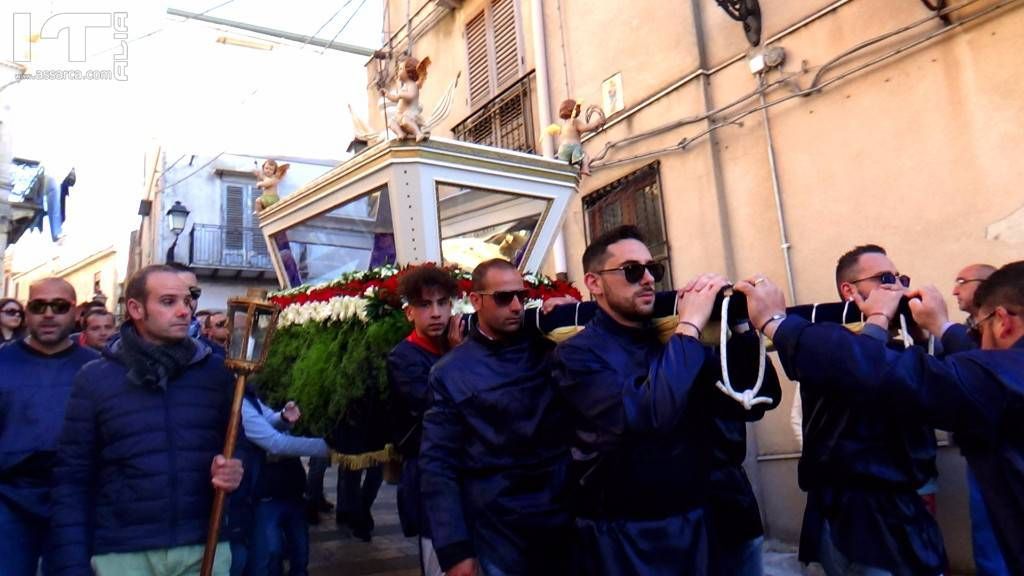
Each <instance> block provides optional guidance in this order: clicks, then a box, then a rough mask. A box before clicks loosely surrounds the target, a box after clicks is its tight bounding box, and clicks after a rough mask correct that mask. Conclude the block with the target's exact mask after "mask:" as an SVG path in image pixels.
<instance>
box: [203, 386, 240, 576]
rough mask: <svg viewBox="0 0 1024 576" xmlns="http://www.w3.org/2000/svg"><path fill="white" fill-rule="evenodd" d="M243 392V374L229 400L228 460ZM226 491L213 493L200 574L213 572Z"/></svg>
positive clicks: (226, 451) (232, 450)
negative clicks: (232, 396)
mask: <svg viewBox="0 0 1024 576" xmlns="http://www.w3.org/2000/svg"><path fill="white" fill-rule="evenodd" d="M244 394H245V374H244V373H242V374H239V375H238V376H237V377H236V379H235V397H234V399H233V400H232V401H231V419H230V420H229V421H228V433H227V437H226V438H225V439H224V451H223V454H224V457H225V458H227V459H228V460H230V459H231V457H232V456H234V454H235V444H236V443H237V442H238V421H239V420H241V419H242V396H243V395H244ZM226 496H227V493H226V492H225V491H224V490H223V489H221V488H217V489H216V490H215V491H214V493H213V510H211V511H210V526H209V529H208V530H207V532H206V549H205V550H204V551H203V567H202V569H201V570H200V572H199V573H200V575H201V576H211V575H212V574H213V560H214V557H215V556H216V555H217V539H218V537H219V536H220V519H221V517H222V516H223V515H224V499H225V497H226Z"/></svg>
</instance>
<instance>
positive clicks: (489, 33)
mask: <svg viewBox="0 0 1024 576" xmlns="http://www.w3.org/2000/svg"><path fill="white" fill-rule="evenodd" d="M519 30H520V26H519V6H518V2H517V0H492V1H491V2H488V3H487V5H486V6H485V7H484V10H483V11H482V12H480V13H479V14H477V15H476V16H474V17H473V18H471V19H470V20H469V22H467V23H466V32H465V35H466V59H467V64H468V71H469V104H470V107H471V108H476V107H477V106H479V105H481V104H483V103H485V102H487V101H488V100H490V99H491V98H494V97H495V96H497V95H498V94H499V93H500V92H501V91H502V90H504V89H505V88H507V87H509V86H511V85H512V84H513V83H515V82H516V80H518V79H519V78H520V77H521V76H522V75H523V50H522V35H521V34H520V31H519Z"/></svg>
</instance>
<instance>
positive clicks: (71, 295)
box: [0, 278, 99, 576]
mask: <svg viewBox="0 0 1024 576" xmlns="http://www.w3.org/2000/svg"><path fill="white" fill-rule="evenodd" d="M28 298H29V300H28V304H27V305H26V306H25V320H26V324H27V325H28V336H27V337H25V338H24V339H22V340H19V341H17V342H15V343H13V344H11V345H9V346H5V347H3V348H2V349H0V374H2V376H0V564H2V566H3V569H2V570H0V572H3V574H5V575H6V574H10V575H11V576H34V575H35V574H36V570H37V566H38V564H39V558H40V556H41V555H43V554H44V547H45V543H46V541H47V539H48V533H49V528H48V524H49V521H50V491H51V490H52V487H53V481H54V478H53V476H52V470H53V465H54V460H55V456H56V450H57V438H58V436H59V434H60V429H61V425H62V423H63V421H64V408H65V406H66V405H67V401H68V396H69V395H70V393H71V384H72V381H73V380H74V377H75V374H76V373H77V372H78V370H79V369H80V368H81V367H82V366H83V365H85V364H86V363H87V362H90V361H92V360H95V359H96V358H98V357H99V356H98V355H97V354H96V353H95V352H93V351H92V350H89V349H87V348H83V347H81V346H79V345H78V344H76V343H74V342H73V341H72V340H71V339H70V338H69V337H68V336H69V335H70V334H71V331H72V329H73V328H74V325H75V289H74V288H72V286H71V285H70V284H69V283H67V282H66V281H65V280H62V279H60V278H47V279H45V280H40V281H38V282H36V283H34V284H32V286H31V287H30V288H29V295H28ZM44 564H49V559H47V560H46V561H44Z"/></svg>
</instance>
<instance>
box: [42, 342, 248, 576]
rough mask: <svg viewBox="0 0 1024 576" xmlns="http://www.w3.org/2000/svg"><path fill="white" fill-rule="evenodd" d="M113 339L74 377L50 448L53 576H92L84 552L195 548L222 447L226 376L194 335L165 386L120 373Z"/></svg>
mask: <svg viewBox="0 0 1024 576" xmlns="http://www.w3.org/2000/svg"><path fill="white" fill-rule="evenodd" d="M119 344H120V342H115V343H114V344H113V345H111V347H110V348H109V349H108V350H107V351H105V353H104V357H103V358H101V359H99V360H95V361H93V362H90V363H89V364H86V365H85V366H84V367H83V368H82V370H81V371H80V372H79V373H78V375H77V376H76V377H75V382H74V386H73V388H72V391H71V400H70V402H69V404H68V409H67V416H66V418H65V421H64V429H63V431H62V433H61V438H60V442H59V445H58V451H57V469H56V472H55V474H54V477H55V481H56V486H55V488H54V493H53V516H52V517H53V524H52V537H53V543H54V550H53V563H52V565H51V567H52V568H53V571H54V573H56V574H62V575H63V574H75V575H79V574H81V575H83V576H84V575H91V574H92V571H91V569H90V567H89V559H90V557H91V556H93V555H97V554H107V553H113V552H135V551H141V550H152V549H160V548H171V547H175V546H184V545H192V544H200V543H202V542H204V541H205V539H206V532H207V523H208V521H209V514H210V505H211V502H212V499H213V487H212V486H211V484H210V465H211V463H212V461H213V458H214V456H216V455H217V454H219V453H220V452H221V450H222V449H223V444H224V433H225V430H226V428H227V422H228V417H229V415H230V407H231V398H232V388H233V381H234V379H233V378H232V375H231V373H230V372H229V371H228V370H227V368H225V367H224V361H223V358H222V357H220V356H217V355H214V354H211V351H210V347H209V346H206V345H204V344H202V343H201V342H199V341H196V346H197V351H196V355H195V356H194V357H193V359H192V363H191V365H190V366H189V368H188V369H187V370H186V371H185V372H184V373H182V374H180V375H179V376H178V377H177V378H174V379H172V380H170V381H169V382H168V383H167V386H166V389H164V388H161V387H158V386H153V387H145V388H144V387H140V386H137V385H134V384H131V383H130V382H129V381H128V379H127V378H126V373H127V368H126V367H125V365H124V364H123V363H122V362H121V361H120V358H119V351H120V350H119V348H120V347H119Z"/></svg>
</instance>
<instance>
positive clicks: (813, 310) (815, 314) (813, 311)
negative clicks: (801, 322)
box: [811, 304, 818, 324]
mask: <svg viewBox="0 0 1024 576" xmlns="http://www.w3.org/2000/svg"><path fill="white" fill-rule="evenodd" d="M817 317H818V305H817V304H815V305H814V306H813V307H812V308H811V324H814V320H815V319H816V318H817Z"/></svg>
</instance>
